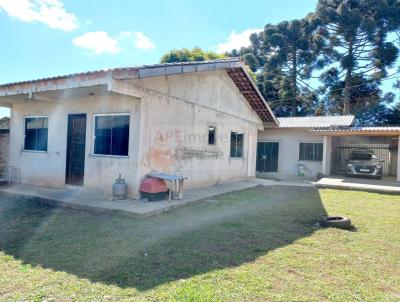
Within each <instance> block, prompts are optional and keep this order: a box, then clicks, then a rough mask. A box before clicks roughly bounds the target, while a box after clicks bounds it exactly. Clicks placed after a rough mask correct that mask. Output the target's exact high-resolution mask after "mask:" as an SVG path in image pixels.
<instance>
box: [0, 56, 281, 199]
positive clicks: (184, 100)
mask: <svg viewBox="0 0 400 302" xmlns="http://www.w3.org/2000/svg"><path fill="white" fill-rule="evenodd" d="M0 104H1V106H7V107H9V108H11V131H10V159H9V162H10V165H12V166H15V167H17V168H18V169H19V174H20V179H21V182H22V183H28V184H35V185H42V186H50V187H63V186H65V185H66V184H67V185H79V186H83V187H85V188H88V189H100V190H105V191H110V190H111V187H112V183H113V182H114V180H115V179H116V178H117V176H118V175H119V174H121V175H122V177H124V178H125V180H126V182H127V183H128V188H129V195H130V196H132V197H135V196H137V194H138V189H139V185H140V183H141V181H142V180H143V178H144V177H145V175H146V174H147V173H149V172H151V171H163V172H171V173H177V174H181V175H184V176H185V177H187V182H186V184H185V185H186V186H187V187H204V186H209V185H213V184H218V183H220V182H227V181H232V180H237V179H243V178H246V177H254V176H255V164H256V144H257V131H258V130H262V129H263V127H264V124H277V119H276V118H275V116H274V114H273V113H272V111H271V109H270V108H269V107H268V105H267V104H266V102H265V101H264V99H263V98H262V96H261V95H260V93H259V91H258V90H257V88H256V86H255V85H254V83H253V81H252V80H251V77H250V76H249V75H248V73H247V71H246V69H245V67H244V65H243V63H242V62H240V61H239V60H234V59H233V60H220V61H209V62H207V61H206V62H196V63H176V64H159V65H150V66H140V67H129V68H118V69H109V70H100V71H95V72H86V73H80V74H73V75H67V76H60V77H54V78H47V79H41V80H34V81H27V82H20V83H11V84H5V85H1V86H0Z"/></svg>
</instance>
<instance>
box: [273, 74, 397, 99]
mask: <svg viewBox="0 0 400 302" xmlns="http://www.w3.org/2000/svg"><path fill="white" fill-rule="evenodd" d="M396 74H400V71H397V72H395V73H393V74H391V75H388V76H387V77H384V78H382V79H379V80H378V81H387V80H393V79H396V78H398V76H395V75H396ZM372 82H373V81H369V82H367V83H362V84H358V85H352V86H349V87H344V88H337V89H333V90H330V92H336V91H341V90H345V89H347V88H355V87H360V86H364V85H367V84H371V83H372ZM309 87H310V86H309ZM310 88H311V87H310ZM312 89H313V90H314V91H318V89H316V88H312ZM297 98H298V97H295V96H293V97H289V98H283V99H278V100H271V101H269V102H270V103H276V102H281V101H286V100H293V99H297Z"/></svg>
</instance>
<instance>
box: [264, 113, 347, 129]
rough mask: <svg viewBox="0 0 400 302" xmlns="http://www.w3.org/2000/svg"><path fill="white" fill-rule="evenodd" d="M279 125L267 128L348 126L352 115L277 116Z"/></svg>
mask: <svg viewBox="0 0 400 302" xmlns="http://www.w3.org/2000/svg"><path fill="white" fill-rule="evenodd" d="M278 122H279V127H274V126H270V127H268V126H267V128H312V129H315V128H332V127H349V126H351V125H352V124H353V123H354V115H339V116H305V117H279V118H278Z"/></svg>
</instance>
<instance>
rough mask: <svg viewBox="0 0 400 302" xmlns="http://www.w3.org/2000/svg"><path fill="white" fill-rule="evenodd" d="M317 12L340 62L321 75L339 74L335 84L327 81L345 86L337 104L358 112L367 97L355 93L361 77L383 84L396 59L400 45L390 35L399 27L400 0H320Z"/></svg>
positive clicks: (346, 110) (334, 57)
mask: <svg viewBox="0 0 400 302" xmlns="http://www.w3.org/2000/svg"><path fill="white" fill-rule="evenodd" d="M316 15H317V17H318V19H319V21H320V27H321V28H322V29H324V30H325V34H326V35H327V36H328V41H329V43H328V45H329V47H330V53H329V55H330V56H331V58H332V60H333V61H334V62H337V63H335V64H333V65H332V66H331V68H330V69H329V70H327V71H326V73H325V74H324V75H322V77H321V78H322V80H323V82H325V81H324V79H325V80H326V78H327V77H328V78H332V76H334V77H335V78H336V82H335V83H332V85H330V86H329V85H327V83H326V82H325V83H324V84H325V85H326V87H328V89H331V90H332V89H337V87H338V86H343V89H342V90H336V92H338V91H340V93H336V95H337V96H338V97H339V98H340V100H341V104H337V106H338V107H339V108H340V109H341V113H342V114H350V113H354V112H355V109H356V108H357V107H358V108H359V107H360V104H359V103H360V102H361V103H362V102H363V100H365V99H364V98H359V97H357V93H353V89H355V90H357V87H359V86H360V85H362V83H360V79H362V82H363V83H365V84H367V85H368V84H371V83H378V84H379V81H380V80H381V79H382V78H383V77H385V76H387V70H388V68H391V67H393V65H394V64H395V62H396V59H397V56H398V49H397V47H396V46H395V44H394V42H392V41H389V39H388V35H389V34H390V33H392V32H396V31H397V30H398V29H399V23H400V17H399V16H400V1H398V0H319V1H318V4H317V12H316ZM356 84H357V85H356ZM330 94H331V95H332V93H330ZM366 99H367V100H368V99H369V100H370V99H371V98H370V97H369V98H366ZM378 99H379V98H378Z"/></svg>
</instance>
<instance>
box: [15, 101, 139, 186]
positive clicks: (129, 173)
mask: <svg viewBox="0 0 400 302" xmlns="http://www.w3.org/2000/svg"><path fill="white" fill-rule="evenodd" d="M74 113H86V114H87V124H86V150H85V153H86V159H85V177H84V186H85V187H87V188H93V189H100V190H104V191H110V190H111V185H112V183H113V180H114V179H115V178H116V177H117V175H118V173H123V175H124V177H125V178H126V180H127V182H131V183H134V182H135V181H136V171H137V169H138V168H137V162H138V161H137V156H138V143H137V142H138V138H139V125H140V115H139V113H140V100H137V99H134V98H132V97H127V96H119V95H114V94H109V95H103V96H101V95H98V96H94V97H93V98H91V97H81V98H73V99H67V100H64V101H62V102H57V103H51V102H41V101H27V102H25V103H18V104H14V105H13V107H12V110H11V137H10V164H11V165H13V166H16V167H19V169H20V174H21V182H23V183H29V184H37V185H43V186H50V187H63V186H64V185H65V169H66V150H67V125H68V114H74ZM98 113H130V134H129V136H130V140H129V157H126V158H122V157H118V158H116V157H107V156H96V155H92V143H93V119H94V116H93V115H94V114H98ZM34 115H45V116H48V117H49V128H48V148H47V149H48V151H47V152H44V153H41V152H31V151H24V150H23V144H24V117H26V116H34ZM132 189H133V188H132ZM131 194H133V191H132V190H131Z"/></svg>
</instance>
